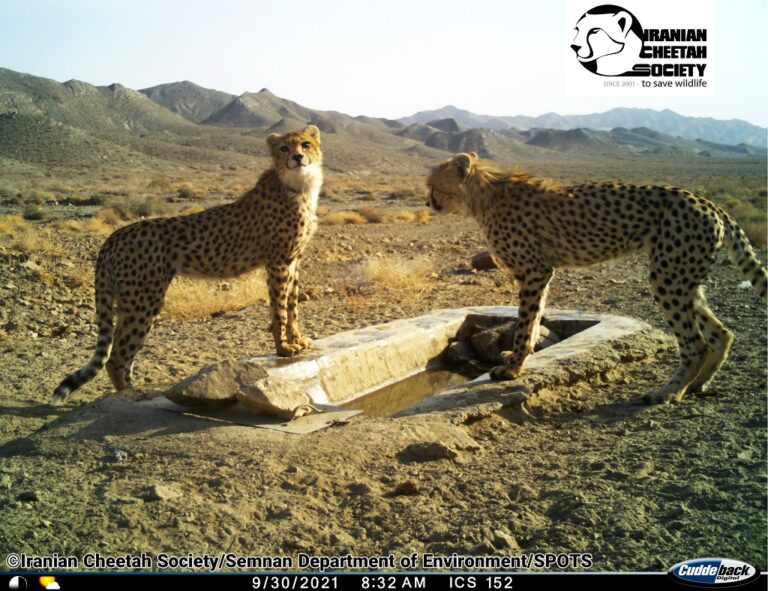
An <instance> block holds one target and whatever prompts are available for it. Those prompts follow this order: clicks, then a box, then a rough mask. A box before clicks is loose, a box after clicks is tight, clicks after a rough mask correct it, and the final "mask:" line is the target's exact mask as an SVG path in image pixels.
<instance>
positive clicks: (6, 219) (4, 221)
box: [0, 213, 32, 234]
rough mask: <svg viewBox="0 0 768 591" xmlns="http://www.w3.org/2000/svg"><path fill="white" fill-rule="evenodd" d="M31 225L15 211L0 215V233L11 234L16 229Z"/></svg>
mask: <svg viewBox="0 0 768 591" xmlns="http://www.w3.org/2000/svg"><path fill="white" fill-rule="evenodd" d="M31 227H32V225H31V224H30V223H29V222H27V221H26V220H25V219H24V218H23V217H21V216H20V215H19V214H17V213H15V214H13V215H4V216H3V217H0V234H11V233H12V232H15V231H16V230H19V229H24V228H31Z"/></svg>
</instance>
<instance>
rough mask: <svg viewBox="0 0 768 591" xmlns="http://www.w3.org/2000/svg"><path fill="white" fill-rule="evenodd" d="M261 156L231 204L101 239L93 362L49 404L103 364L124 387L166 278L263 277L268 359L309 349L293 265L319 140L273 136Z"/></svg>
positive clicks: (316, 189)
mask: <svg viewBox="0 0 768 591" xmlns="http://www.w3.org/2000/svg"><path fill="white" fill-rule="evenodd" d="M267 146H268V147H269V150H270V153H271V155H272V161H273V167H272V168H270V169H269V170H268V171H266V172H265V173H264V174H262V175H261V178H259V181H258V182H257V183H256V186H255V187H254V188H253V189H251V190H250V191H248V192H247V193H246V194H245V195H243V196H242V197H240V199H238V200H237V201H235V202H234V203H230V204H227V205H221V206H218V207H213V208H211V209H208V210H206V211H203V212H200V213H197V214H193V215H187V216H179V217H170V218H159V219H152V220H144V221H141V222H137V223H135V224H131V225H129V226H126V227H124V228H120V229H119V230H117V231H116V232H115V233H114V234H112V235H111V236H110V237H109V238H108V239H107V241H106V242H105V243H104V245H103V246H102V247H101V250H100V251H99V256H98V258H97V260H96V314H97V319H98V327H99V337H98V341H97V342H96V352H95V353H94V355H93V358H92V359H91V361H90V362H89V363H88V365H86V366H85V367H83V368H82V369H80V370H78V371H76V372H74V373H71V374H70V375H68V376H67V377H66V378H65V379H64V381H62V382H61V384H59V387H58V388H56V390H55V392H54V393H53V398H52V399H51V404H53V405H59V404H61V403H62V402H63V400H64V398H65V397H66V396H67V394H69V393H70V392H73V391H74V390H76V389H77V388H79V387H80V386H82V385H83V384H85V383H86V382H88V381H89V380H91V379H92V378H93V377H94V376H95V375H96V372H98V371H99V370H100V369H101V368H102V367H104V365H105V362H106V366H107V372H108V373H109V377H110V379H111V380H112V384H113V385H114V387H115V389H117V390H121V389H123V388H126V387H128V386H130V385H131V375H132V369H133V360H134V358H135V357H136V354H137V353H138V352H139V349H141V347H142V345H143V344H144V341H145V340H146V338H147V335H148V334H149V331H150V329H151V328H152V324H153V323H154V320H155V318H156V317H157V315H158V314H159V313H160V310H161V309H162V308H163V302H164V298H165V292H166V290H167V289H168V285H169V284H170V282H171V280H172V279H173V278H174V276H176V275H192V276H195V275H196V276H202V277H215V278H229V277H237V276H238V275H241V274H242V273H245V272H246V271H249V270H251V269H253V268H255V267H261V266H264V267H266V269H267V284H268V287H269V299H270V306H271V311H272V325H271V330H272V335H273V336H274V339H275V348H276V349H277V354H278V355H280V356H283V357H291V356H294V355H297V354H298V353H299V352H301V351H302V350H303V349H306V348H308V347H309V346H310V344H311V342H310V340H309V339H308V338H306V337H303V336H301V332H300V331H299V324H298V320H299V318H298V309H297V302H298V294H299V262H300V260H301V255H302V252H303V251H304V248H305V247H306V246H307V243H308V242H309V240H310V238H311V237H312V234H313V233H314V231H315V227H316V216H315V209H316V208H317V198H318V195H319V193H320V187H321V185H322V182H323V173H322V162H323V155H322V152H321V151H320V130H319V129H318V128H317V127H315V126H314V125H310V126H308V127H306V128H305V129H303V130H301V131H296V132H291V133H287V134H285V135H278V134H276V133H273V134H272V135H270V136H269V137H268V138H267ZM113 315H116V316H117V325H116V326H115V324H114V323H113Z"/></svg>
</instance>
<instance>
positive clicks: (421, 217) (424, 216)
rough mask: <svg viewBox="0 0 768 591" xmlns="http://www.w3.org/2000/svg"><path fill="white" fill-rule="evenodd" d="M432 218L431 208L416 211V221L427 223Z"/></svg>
mask: <svg viewBox="0 0 768 591" xmlns="http://www.w3.org/2000/svg"><path fill="white" fill-rule="evenodd" d="M431 219H432V212H431V211H430V210H429V209H420V210H419V211H417V212H416V223H417V224H426V223H427V222H428V221H429V220H431Z"/></svg>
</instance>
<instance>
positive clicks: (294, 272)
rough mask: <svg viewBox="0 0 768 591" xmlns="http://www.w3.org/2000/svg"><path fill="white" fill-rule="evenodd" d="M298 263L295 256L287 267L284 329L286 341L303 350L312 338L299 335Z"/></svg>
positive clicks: (310, 342)
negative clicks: (286, 303)
mask: <svg viewBox="0 0 768 591" xmlns="http://www.w3.org/2000/svg"><path fill="white" fill-rule="evenodd" d="M299 263H300V259H298V258H297V259H296V260H294V261H293V262H292V263H291V264H290V265H289V267H288V326H287V328H286V331H287V336H288V342H289V343H290V344H292V345H298V346H299V347H301V350H302V351H303V350H304V349H309V348H310V347H311V346H312V340H311V339H310V338H308V337H304V336H301V329H300V328H299Z"/></svg>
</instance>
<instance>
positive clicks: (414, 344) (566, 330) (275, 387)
mask: <svg viewBox="0 0 768 591" xmlns="http://www.w3.org/2000/svg"><path fill="white" fill-rule="evenodd" d="M468 314H484V315H492V316H499V317H504V318H514V317H515V316H516V315H517V308H515V307H511V306H478V307H467V308H458V309H446V310H437V311H434V312H431V313H429V314H425V315H423V316H418V317H415V318H407V319H402V320H395V321H393V322H388V323H385V324H380V325H376V326H370V327H366V328H362V329H359V330H353V331H347V332H343V333H338V334H336V335H332V336H330V337H326V338H324V339H320V340H317V341H315V343H314V346H313V348H312V349H311V350H310V351H309V352H307V353H306V354H304V355H302V356H301V357H299V358H296V359H280V358H277V357H275V356H273V355H264V356H258V357H247V358H243V359H239V360H235V361H223V362H221V363H217V364H214V365H211V366H208V367H206V368H203V369H202V370H201V371H200V372H199V373H198V374H196V375H194V376H190V377H189V378H187V379H185V380H183V381H182V382H180V383H179V384H177V385H176V386H174V387H173V388H171V389H170V390H169V391H168V392H166V393H165V395H166V396H167V397H168V398H169V399H171V400H173V401H174V402H176V403H179V404H184V405H188V406H189V405H192V406H201V405H202V406H214V407H215V406H220V405H225V404H233V403H234V402H235V401H238V400H239V401H240V402H241V403H242V404H243V405H244V406H246V407H247V408H250V409H251V410H254V411H258V412H265V413H269V414H272V415H274V416H277V417H280V418H282V419H285V420H290V419H293V418H296V417H298V416H302V415H304V414H308V413H311V412H312V411H313V408H316V407H323V408H327V407H340V406H342V405H344V404H346V403H348V402H350V401H352V400H356V399H358V398H360V397H363V396H366V395H367V394H369V393H371V392H374V391H377V390H379V389H381V388H383V387H385V386H388V385H390V384H393V383H395V382H398V381H400V380H403V379H405V378H408V377H410V376H413V375H415V374H417V373H419V372H421V371H423V370H424V369H425V368H426V367H427V366H429V365H430V364H431V363H433V362H434V361H435V360H436V359H437V357H438V356H439V355H440V353H441V352H442V351H443V349H444V348H445V347H446V345H447V344H448V342H449V340H450V339H451V338H452V337H453V336H454V335H455V334H456V332H457V331H458V329H459V328H460V326H461V325H462V323H463V322H464V319H465V318H466V317H467V315H468ZM545 319H546V320H545V322H546V323H547V324H548V325H549V326H550V327H551V328H554V327H557V328H555V330H556V331H558V332H562V334H564V335H566V336H567V335H569V334H573V333H576V334H575V335H574V336H571V337H570V338H567V339H565V340H564V341H563V342H561V343H558V344H557V345H553V346H552V347H549V348H547V349H544V350H542V351H540V352H538V353H536V354H534V355H533V356H531V358H529V360H528V363H527V366H526V367H527V373H526V374H525V375H524V376H522V377H521V378H520V379H518V380H514V381H510V382H490V381H489V380H488V378H487V377H485V378H483V377H481V378H479V379H478V380H476V381H474V382H472V384H471V385H462V386H458V387H455V388H451V389H450V390H449V391H448V392H446V393H444V394H442V395H440V396H436V397H432V398H429V399H427V400H425V401H423V402H421V403H418V404H416V405H415V406H414V407H413V408H411V409H409V410H408V411H406V412H405V413H401V414H414V413H422V412H435V411H444V410H446V409H448V408H454V409H455V408H457V405H458V407H459V408H466V407H467V406H472V405H477V404H485V403H488V404H493V405H497V404H502V405H507V404H514V403H519V402H520V401H521V400H524V399H526V397H528V396H530V395H531V393H532V392H534V391H535V390H536V389H538V388H542V387H547V385H552V386H554V385H557V384H559V383H567V380H568V379H576V377H577V376H582V377H585V376H587V375H588V374H590V373H594V372H597V373H604V372H605V371H607V370H608V369H610V367H613V366H614V365H615V364H616V363H619V362H620V361H621V355H620V353H618V352H617V351H620V350H621V349H622V348H624V349H626V350H630V349H631V350H632V351H633V353H632V355H634V356H636V355H640V354H642V355H643V356H646V355H649V354H651V353H652V352H654V351H655V350H656V349H658V347H659V346H660V343H661V341H659V340H658V338H657V339H653V338H651V339H650V340H648V339H646V341H644V344H642V345H640V346H639V347H634V348H632V345H631V342H632V341H633V339H634V337H635V336H637V335H639V334H640V333H642V334H646V333H647V334H651V333H653V331H652V330H651V328H650V327H649V326H648V325H647V324H645V323H643V322H640V321H638V320H633V319H630V318H624V317H619V316H613V315H607V314H583V313H579V312H563V311H558V310H549V311H548V312H547V313H546V315H545ZM579 329H583V330H581V332H577V331H578V330H579ZM654 343H655V345H654ZM614 345H615V346H614ZM654 346H655V348H654ZM611 351H613V352H614V353H613V354H611ZM484 401H486V402H484Z"/></svg>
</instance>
